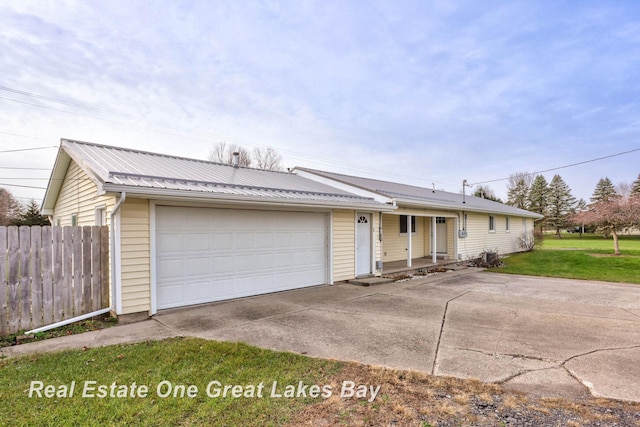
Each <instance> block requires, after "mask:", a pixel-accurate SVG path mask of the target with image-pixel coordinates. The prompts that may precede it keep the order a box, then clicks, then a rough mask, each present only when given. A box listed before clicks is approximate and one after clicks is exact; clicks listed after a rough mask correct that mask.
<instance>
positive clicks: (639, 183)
mask: <svg viewBox="0 0 640 427" xmlns="http://www.w3.org/2000/svg"><path fill="white" fill-rule="evenodd" d="M631 196H638V197H640V174H638V179H636V180H635V181H633V184H631Z"/></svg>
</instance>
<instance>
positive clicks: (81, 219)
mask: <svg viewBox="0 0 640 427" xmlns="http://www.w3.org/2000/svg"><path fill="white" fill-rule="evenodd" d="M97 193H98V188H97V187H96V185H95V184H94V183H93V181H92V180H91V179H90V178H89V176H88V175H87V174H85V173H84V171H83V170H82V169H81V168H80V167H79V166H78V164H77V163H76V162H73V161H72V162H71V163H70V164H69V168H68V169H67V173H66V175H65V177H64V182H63V183H62V188H61V189H60V194H59V195H58V200H57V201H56V205H55V207H54V210H53V225H58V219H59V220H60V225H62V226H65V225H71V216H72V214H76V215H77V218H78V224H77V225H95V220H96V208H98V207H106V209H107V225H109V213H110V212H111V209H113V206H114V205H115V197H114V196H112V195H108V196H98V195H97Z"/></svg>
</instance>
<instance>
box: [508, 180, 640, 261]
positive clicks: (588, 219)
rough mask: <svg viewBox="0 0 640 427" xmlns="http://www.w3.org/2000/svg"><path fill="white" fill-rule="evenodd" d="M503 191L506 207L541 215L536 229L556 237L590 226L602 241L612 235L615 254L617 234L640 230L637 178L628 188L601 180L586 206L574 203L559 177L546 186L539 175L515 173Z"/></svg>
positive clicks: (568, 189)
mask: <svg viewBox="0 0 640 427" xmlns="http://www.w3.org/2000/svg"><path fill="white" fill-rule="evenodd" d="M507 189H508V193H507V204H508V205H511V206H514V207H517V208H520V209H525V210H528V211H531V212H536V213H539V214H541V215H544V217H543V218H542V219H540V220H537V221H536V223H535V224H536V227H537V228H538V229H539V230H540V231H543V230H544V229H552V230H554V231H555V232H556V235H557V236H558V237H561V231H562V230H563V229H565V228H568V227H575V226H590V227H593V228H594V229H595V230H596V231H597V232H600V233H603V234H604V235H605V237H606V236H608V235H612V236H613V238H614V246H615V248H616V254H619V248H618V233H620V232H623V231H625V230H629V229H633V228H640V174H639V175H638V178H637V179H636V180H635V181H633V183H632V184H627V183H621V184H618V186H615V185H614V184H613V182H611V180H610V179H609V178H608V177H604V178H601V179H600V180H599V181H598V183H597V184H596V186H595V188H594V190H593V194H592V196H591V198H590V203H587V202H586V201H585V200H583V199H580V200H576V198H575V197H573V195H572V194H571V189H570V188H569V186H568V185H567V183H566V182H565V181H564V180H563V179H562V177H561V176H560V175H554V177H553V179H552V180H551V182H547V180H546V179H545V177H544V176H543V175H536V176H535V177H533V176H532V175H531V174H528V173H526V172H521V173H516V174H513V175H511V177H510V178H509V182H508V184H507Z"/></svg>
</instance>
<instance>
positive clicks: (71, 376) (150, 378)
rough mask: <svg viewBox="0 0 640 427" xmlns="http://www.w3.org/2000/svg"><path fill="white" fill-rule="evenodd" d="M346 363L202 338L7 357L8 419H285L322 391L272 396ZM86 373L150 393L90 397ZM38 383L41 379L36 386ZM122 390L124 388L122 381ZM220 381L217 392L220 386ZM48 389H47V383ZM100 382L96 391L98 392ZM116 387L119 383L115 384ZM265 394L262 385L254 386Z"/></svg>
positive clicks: (2, 366)
mask: <svg viewBox="0 0 640 427" xmlns="http://www.w3.org/2000/svg"><path fill="white" fill-rule="evenodd" d="M340 366H341V365H340V364H338V363H337V362H331V361H326V360H321V359H312V358H308V357H304V356H300V355H296V354H292V353H282V352H272V351H268V350H262V349H258V348H255V347H250V346H247V345H243V344H233V343H220V342H212V341H205V340H200V339H171V340H166V341H157V342H148V343H142V344H136V345H118V346H110V347H104V348H95V349H87V350H86V351H67V352H63V353H54V354H45V355H37V356H32V357H25V358H19V359H7V360H4V361H0V402H2V408H3V411H2V419H4V420H11V425H14V426H31V425H41V426H46V425H49V426H63V425H154V426H161V425H220V426H221V425H229V426H235V425H247V426H248V425H255V426H263V425H264V426H268V425H274V426H277V425H281V424H282V423H283V422H285V421H286V420H287V419H288V418H290V417H291V415H292V414H295V413H296V412H297V411H298V410H299V409H300V408H301V407H303V406H304V405H305V404H308V403H310V402H313V401H319V400H322V398H321V397H320V398H316V399H312V398H306V399H305V398H285V397H280V398H278V397H271V387H272V385H273V382H274V381H277V382H278V385H277V389H276V393H275V394H282V393H284V391H285V386H286V385H297V384H298V381H303V383H304V384H307V385H313V384H320V385H323V384H324V383H323V379H326V378H327V377H328V376H330V375H331V374H333V373H335V372H337V371H338V370H339V369H340ZM214 380H217V381H219V382H220V383H221V384H222V385H223V386H224V385H255V386H256V387H257V386H258V385H259V383H261V382H263V383H264V384H265V385H264V391H263V393H262V394H263V396H264V397H262V398H258V397H253V398H252V397H242V398H233V397H232V396H228V397H226V398H223V397H209V396H208V395H207V385H208V384H209V383H210V382H211V381H214ZM31 381H42V382H43V385H44V386H46V385H52V386H55V387H57V390H56V392H58V391H59V390H61V388H60V386H65V385H66V386H67V387H70V384H71V382H72V381H76V386H75V393H74V396H73V397H52V398H48V397H45V395H44V394H43V397H36V396H37V395H36V394H35V392H34V393H33V394H32V397H31V398H30V397H29V390H30V387H31ZM85 381H95V382H96V384H95V387H97V386H98V385H105V386H106V387H109V386H111V384H112V383H114V382H115V383H116V387H118V386H125V388H127V393H130V389H131V385H132V384H133V383H134V382H135V383H136V384H137V386H138V387H139V386H140V385H146V386H148V387H149V391H148V394H147V397H144V398H143V397H120V398H119V397H104V398H100V397H84V398H83V397H82V392H83V387H84V382H85ZM162 381H168V382H170V383H171V384H172V386H174V387H175V386H177V385H186V386H189V385H195V386H196V387H197V388H198V391H197V393H196V397H173V396H169V397H161V396H162V395H163V394H164V393H165V392H167V391H168V387H164V388H163V389H161V390H159V391H160V393H158V389H157V387H158V385H159V384H161V382H162ZM34 387H35V388H38V387H37V385H36V386H34ZM114 390H116V391H117V390H119V389H118V388H115V389H114ZM120 390H121V389H120ZM214 391H215V387H212V388H211V390H210V392H211V393H212V394H214ZM42 392H44V389H43V390H42ZM98 392H99V390H98V389H97V388H96V390H94V391H92V392H91V393H88V394H94V395H96V396H97V395H98ZM107 393H108V394H110V393H111V390H110V389H108V391H107ZM254 393H255V394H256V395H257V389H256V391H255V392H254Z"/></svg>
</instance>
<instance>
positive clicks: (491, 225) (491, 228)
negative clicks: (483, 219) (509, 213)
mask: <svg viewBox="0 0 640 427" xmlns="http://www.w3.org/2000/svg"><path fill="white" fill-rule="evenodd" d="M495 231H496V219H495V217H494V216H493V215H489V232H495Z"/></svg>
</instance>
